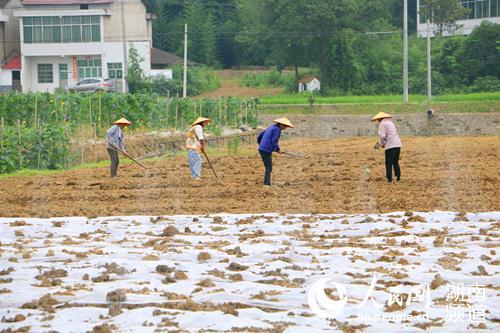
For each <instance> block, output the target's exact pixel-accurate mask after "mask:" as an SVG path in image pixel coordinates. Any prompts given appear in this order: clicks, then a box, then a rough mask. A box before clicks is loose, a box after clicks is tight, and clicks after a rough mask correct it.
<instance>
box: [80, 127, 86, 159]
mask: <svg viewBox="0 0 500 333" xmlns="http://www.w3.org/2000/svg"><path fill="white" fill-rule="evenodd" d="M84 131H85V125H83V124H82V126H81V129H80V135H81V137H80V139H81V141H80V142H81V146H82V149H81V151H82V152H81V153H82V156H81V164H83V161H84V155H83V154H84V153H83V150H84V148H85V146H84V144H83V143H84V142H83V140H84V139H83V137H84V135H83V132H84Z"/></svg>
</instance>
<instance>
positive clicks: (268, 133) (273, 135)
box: [257, 118, 294, 186]
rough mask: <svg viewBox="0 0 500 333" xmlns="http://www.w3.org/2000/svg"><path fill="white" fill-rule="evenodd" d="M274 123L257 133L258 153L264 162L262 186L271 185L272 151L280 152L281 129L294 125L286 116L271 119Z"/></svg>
mask: <svg viewBox="0 0 500 333" xmlns="http://www.w3.org/2000/svg"><path fill="white" fill-rule="evenodd" d="M273 122H274V124H272V125H271V126H269V127H268V128H267V129H266V130H265V131H263V132H261V133H260V134H259V137H258V138H257V142H258V143H259V153H260V156H261V157H262V162H263V163H264V168H265V173H264V186H271V172H272V171H273V152H277V153H279V154H281V150H280V146H279V144H278V141H279V139H280V136H281V131H283V130H284V129H286V128H287V127H294V126H293V125H292V123H291V122H290V120H288V119H287V118H279V119H275V120H273Z"/></svg>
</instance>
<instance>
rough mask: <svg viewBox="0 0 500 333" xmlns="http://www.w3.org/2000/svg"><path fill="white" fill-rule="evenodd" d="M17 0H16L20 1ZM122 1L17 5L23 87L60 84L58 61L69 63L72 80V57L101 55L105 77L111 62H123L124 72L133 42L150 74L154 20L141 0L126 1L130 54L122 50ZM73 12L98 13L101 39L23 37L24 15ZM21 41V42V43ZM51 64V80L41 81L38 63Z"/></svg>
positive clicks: (34, 88)
mask: <svg viewBox="0 0 500 333" xmlns="http://www.w3.org/2000/svg"><path fill="white" fill-rule="evenodd" d="M17 1H18V0H16V2H17ZM120 6H121V3H120V1H114V2H113V3H110V4H89V9H88V10H80V6H79V5H57V6H55V5H41V6H25V7H23V6H22V5H20V4H17V5H16V7H17V8H16V12H15V14H14V13H12V17H14V18H15V19H16V22H15V24H16V25H17V26H16V31H17V40H21V64H22V71H21V82H22V87H23V91H50V92H52V91H54V89H55V88H58V87H59V86H60V84H59V69H58V64H59V63H67V64H68V83H69V84H71V83H73V81H74V80H73V77H74V75H73V73H72V72H73V62H72V58H73V57H79V58H82V57H85V56H100V59H101V66H102V67H101V71H102V76H103V77H104V78H108V63H121V64H122V68H123V70H124V72H123V75H125V70H126V68H125V63H124V60H125V59H126V58H127V61H128V54H129V53H130V48H131V47H132V46H133V47H134V48H135V49H136V50H137V51H138V54H139V56H140V57H141V58H142V59H143V61H142V62H141V68H142V70H143V72H144V74H145V75H150V71H151V63H150V52H151V51H150V49H151V45H152V40H151V31H150V29H148V27H149V25H150V24H151V21H150V20H148V19H147V13H146V8H145V6H144V4H143V3H142V1H141V0H130V1H125V2H124V11H125V40H126V43H127V55H124V54H123V53H124V52H123V29H122V27H123V24H122V17H121V7H120ZM72 15H99V16H100V17H101V24H100V26H101V39H102V41H101V42H92V43H46V44H44V43H40V44H39V43H36V44H24V43H23V41H22V36H24V33H23V25H22V21H21V20H20V18H22V17H24V16H72ZM18 45H19V44H18ZM41 63H43V64H52V65H53V71H54V73H53V78H54V80H53V81H54V82H52V83H38V73H37V64H41Z"/></svg>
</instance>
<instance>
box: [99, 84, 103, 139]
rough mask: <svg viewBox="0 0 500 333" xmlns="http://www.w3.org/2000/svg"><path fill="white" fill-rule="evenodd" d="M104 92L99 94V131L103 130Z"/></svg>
mask: <svg viewBox="0 0 500 333" xmlns="http://www.w3.org/2000/svg"><path fill="white" fill-rule="evenodd" d="M101 99H102V92H99V131H101V130H102V120H101V117H102V109H101V108H102V101H101Z"/></svg>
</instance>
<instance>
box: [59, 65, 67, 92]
mask: <svg viewBox="0 0 500 333" xmlns="http://www.w3.org/2000/svg"><path fill="white" fill-rule="evenodd" d="M59 88H61V89H65V90H66V89H67V88H68V64H59Z"/></svg>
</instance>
